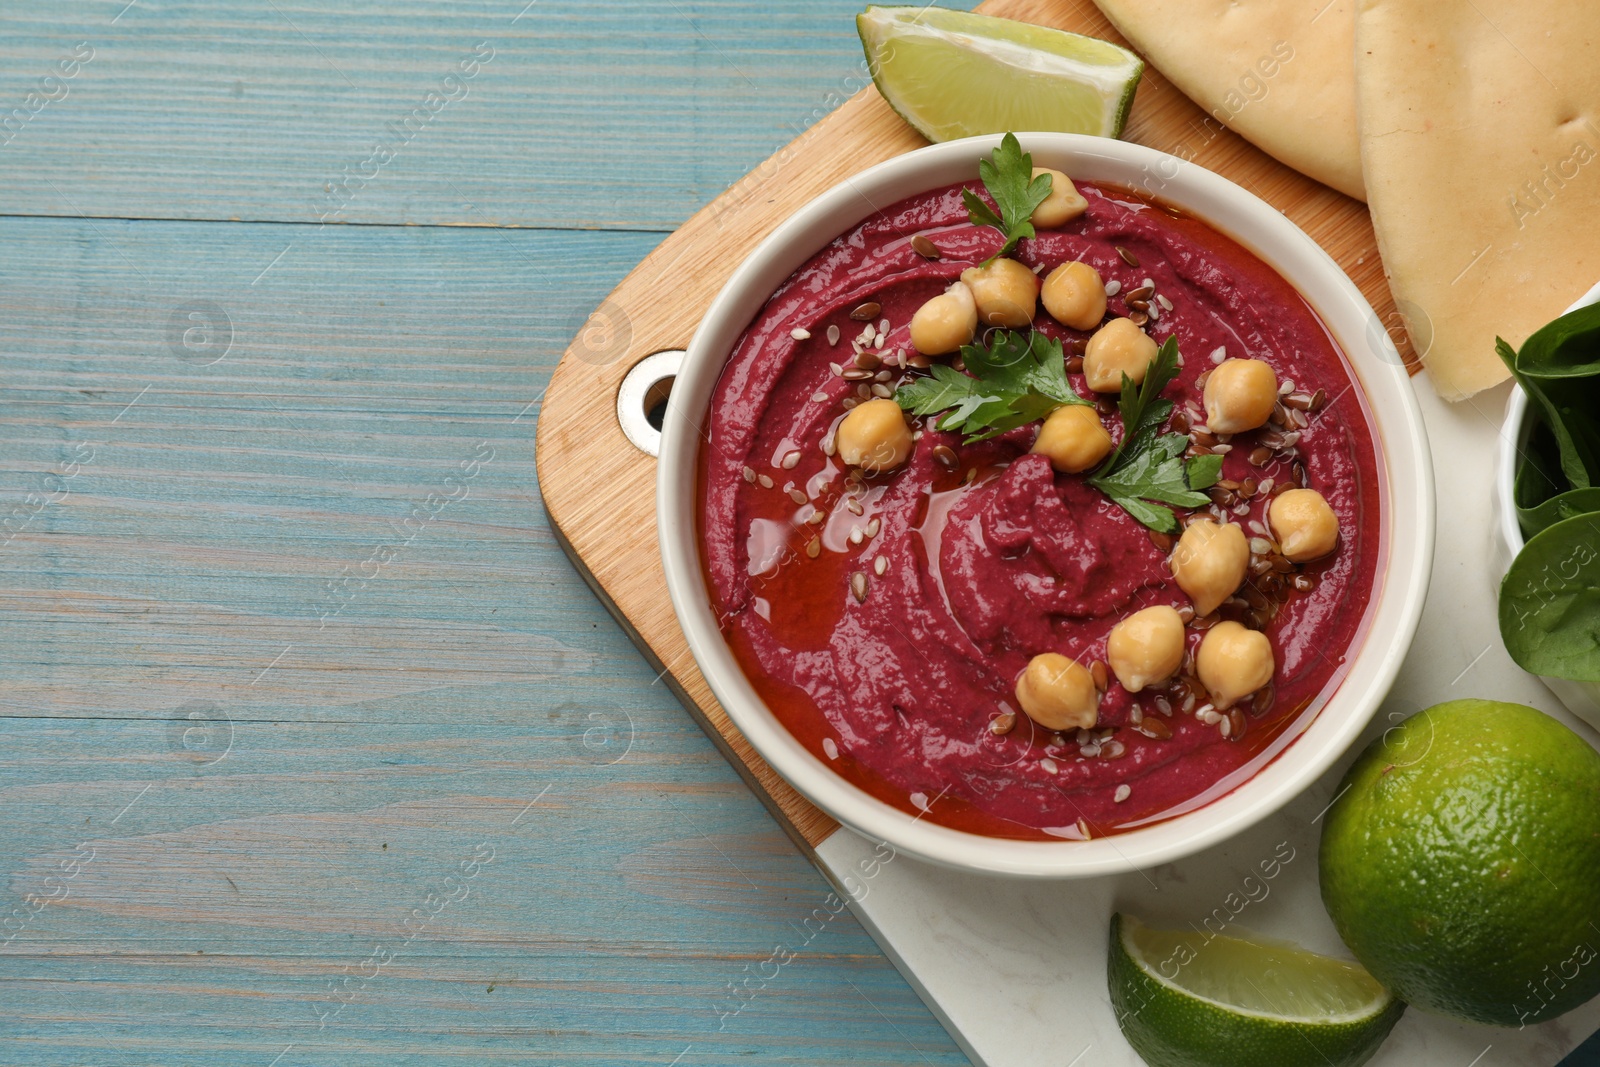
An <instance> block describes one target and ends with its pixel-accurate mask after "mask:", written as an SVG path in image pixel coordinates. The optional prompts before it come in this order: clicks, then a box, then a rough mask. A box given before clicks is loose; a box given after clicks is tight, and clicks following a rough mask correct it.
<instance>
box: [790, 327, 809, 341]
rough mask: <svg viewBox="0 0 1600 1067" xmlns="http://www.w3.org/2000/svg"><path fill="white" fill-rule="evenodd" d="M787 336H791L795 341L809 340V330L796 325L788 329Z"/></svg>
mask: <svg viewBox="0 0 1600 1067" xmlns="http://www.w3.org/2000/svg"><path fill="white" fill-rule="evenodd" d="M789 336H790V337H793V338H794V339H795V340H796V341H809V340H811V331H810V330H803V329H801V328H800V327H798V326H796V327H795V328H794V329H792V330H790V331H789Z"/></svg>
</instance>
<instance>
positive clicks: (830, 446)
mask: <svg viewBox="0 0 1600 1067" xmlns="http://www.w3.org/2000/svg"><path fill="white" fill-rule="evenodd" d="M837 451H838V447H837V446H836V445H835V444H834V443H833V434H831V433H830V434H829V435H828V436H826V437H824V438H823V439H822V454H823V455H824V456H832V455H833V454H834V453H835V452H837Z"/></svg>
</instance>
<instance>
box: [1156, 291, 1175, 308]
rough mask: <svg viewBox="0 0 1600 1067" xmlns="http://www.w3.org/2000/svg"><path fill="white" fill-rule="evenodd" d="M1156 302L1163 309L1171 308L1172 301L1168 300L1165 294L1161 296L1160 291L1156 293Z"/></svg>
mask: <svg viewBox="0 0 1600 1067" xmlns="http://www.w3.org/2000/svg"><path fill="white" fill-rule="evenodd" d="M1156 303H1158V304H1160V305H1161V308H1162V310H1163V311H1171V310H1172V301H1170V300H1168V299H1167V298H1166V297H1165V296H1162V295H1161V294H1160V293H1157V294H1156Z"/></svg>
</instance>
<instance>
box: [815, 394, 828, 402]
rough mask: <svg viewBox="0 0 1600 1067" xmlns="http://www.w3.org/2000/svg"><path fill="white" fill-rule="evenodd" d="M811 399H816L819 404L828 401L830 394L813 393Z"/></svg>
mask: <svg viewBox="0 0 1600 1067" xmlns="http://www.w3.org/2000/svg"><path fill="white" fill-rule="evenodd" d="M811 399H812V400H813V401H815V402H816V403H818V404H822V403H826V402H827V399H828V394H827V393H812V394H811Z"/></svg>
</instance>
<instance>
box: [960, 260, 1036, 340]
mask: <svg viewBox="0 0 1600 1067" xmlns="http://www.w3.org/2000/svg"><path fill="white" fill-rule="evenodd" d="M961 280H962V281H964V282H966V283H967V288H969V289H971V290H972V298H973V299H974V300H976V301H977V303H978V321H979V322H981V323H983V324H984V325H985V326H1005V327H1008V328H1010V329H1013V330H1015V329H1019V328H1021V327H1023V326H1026V325H1028V324H1029V323H1030V322H1032V321H1033V314H1034V311H1035V309H1037V307H1038V306H1039V276H1038V275H1037V274H1035V273H1033V271H1031V270H1029V269H1028V268H1027V267H1024V266H1023V265H1022V264H1021V263H1018V262H1017V261H1016V260H1014V259H997V260H995V261H994V262H993V263H990V264H989V265H988V266H987V267H968V268H967V269H966V270H964V271H962V272H961Z"/></svg>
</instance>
